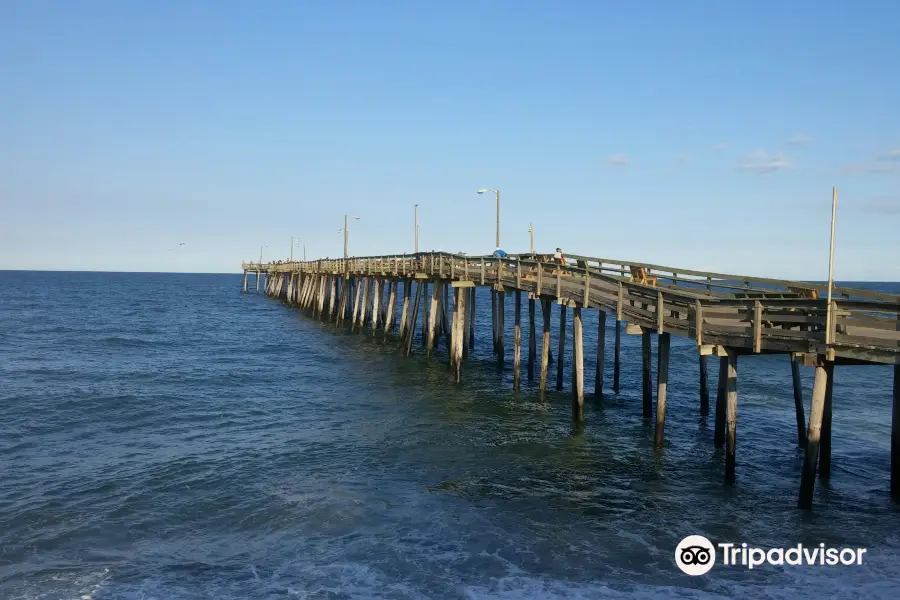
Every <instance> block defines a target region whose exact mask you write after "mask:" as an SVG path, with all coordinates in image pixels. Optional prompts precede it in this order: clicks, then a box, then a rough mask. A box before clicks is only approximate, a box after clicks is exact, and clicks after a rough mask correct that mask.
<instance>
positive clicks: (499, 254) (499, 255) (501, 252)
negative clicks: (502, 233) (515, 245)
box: [494, 248, 508, 258]
mask: <svg viewBox="0 0 900 600" xmlns="http://www.w3.org/2000/svg"><path fill="white" fill-rule="evenodd" d="M494 256H496V257H497V258H506V257H507V256H508V255H507V254H506V251H504V250H501V249H500V248H497V249H496V250H494Z"/></svg>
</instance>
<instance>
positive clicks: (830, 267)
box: [825, 187, 838, 344]
mask: <svg viewBox="0 0 900 600" xmlns="http://www.w3.org/2000/svg"><path fill="white" fill-rule="evenodd" d="M837 197H838V192H837V188H836V187H835V188H831V242H830V243H829V250H828V309H827V312H826V313H825V315H826V321H827V325H826V328H825V343H826V344H831V343H834V340H833V339H831V338H832V335H831V327H832V321H833V320H834V315H833V314H832V310H831V288H832V287H833V286H834V222H835V219H836V217H837Z"/></svg>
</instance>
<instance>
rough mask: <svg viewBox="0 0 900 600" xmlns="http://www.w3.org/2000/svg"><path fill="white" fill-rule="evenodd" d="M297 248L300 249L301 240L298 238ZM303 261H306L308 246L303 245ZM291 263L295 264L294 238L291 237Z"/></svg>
mask: <svg viewBox="0 0 900 600" xmlns="http://www.w3.org/2000/svg"><path fill="white" fill-rule="evenodd" d="M297 247H298V248H299V247H300V238H297ZM303 260H304V261H305V260H306V244H303ZM291 262H294V238H293V236H291Z"/></svg>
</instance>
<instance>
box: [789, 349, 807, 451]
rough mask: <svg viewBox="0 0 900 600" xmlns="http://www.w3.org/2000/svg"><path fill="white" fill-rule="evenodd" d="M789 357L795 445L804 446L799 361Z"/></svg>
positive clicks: (803, 419) (804, 426)
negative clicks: (795, 436) (795, 434)
mask: <svg viewBox="0 0 900 600" xmlns="http://www.w3.org/2000/svg"><path fill="white" fill-rule="evenodd" d="M788 356H790V358H791V379H793V381H794V414H795V416H796V418H797V445H798V446H800V447H801V448H803V447H805V446H806V416H805V415H804V414H803V413H804V411H803V386H802V385H801V382H800V363H799V362H797V360H796V359H795V358H794V357H793V355H788Z"/></svg>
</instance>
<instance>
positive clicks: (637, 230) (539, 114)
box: [0, 0, 900, 281]
mask: <svg viewBox="0 0 900 600" xmlns="http://www.w3.org/2000/svg"><path fill="white" fill-rule="evenodd" d="M898 23H900V3H897V2H888V1H885V2H875V1H869V2H865V1H861V2H857V3H850V2H846V1H842V2H838V1H832V0H825V1H819V2H788V1H782V2H775V1H758V2H743V3H737V2H712V1H704V2H700V1H682V2H670V1H667V2H650V1H645V2H601V1H600V0H596V1H569V2H564V1H560V2H530V1H521V0H520V1H517V2H511V1H510V2H505V1H504V2H501V1H482V2H470V1H457V2H442V3H433V2H424V1H422V2H390V1H385V2H363V1H339V0H335V1H332V2H311V1H310V2H300V1H296V2H286V1H285V2H276V1H265V2H233V1H221V0H220V1H215V2H214V1H198V0H193V1H191V0H182V1H177V2H175V1H160V2H137V1H135V2H115V1H113V0H108V1H105V2H98V1H91V0H81V1H79V2H61V1H59V2H51V1H48V0H40V1H39V0H27V1H26V0H8V1H6V2H3V3H2V5H0V73H2V77H0V109H2V110H0V140H2V142H3V143H2V144H0V209H2V212H0V214H2V218H0V269H3V268H29V269H87V270H138V271H142V270H151V271H214V272H234V271H237V270H239V268H240V262H241V260H242V259H252V258H258V256H259V249H260V245H261V244H267V245H268V248H266V249H265V253H264V258H272V257H279V258H280V257H285V256H287V254H288V253H289V251H290V237H291V236H292V235H293V236H297V237H300V238H301V239H302V240H303V243H305V244H306V250H307V255H308V256H309V257H311V258H312V257H323V256H332V257H334V256H339V255H340V254H341V252H342V236H341V234H339V233H338V229H339V228H340V227H341V226H342V224H343V215H344V214H345V213H350V214H355V215H359V216H360V217H361V219H360V220H359V221H354V222H353V223H352V225H351V229H350V251H351V254H357V255H364V254H386V253H394V252H403V251H411V250H412V245H413V225H412V224H413V204H415V203H419V210H420V221H421V226H420V249H423V250H428V249H441V250H447V251H465V252H467V253H469V254H477V253H489V252H491V251H493V249H494V204H493V198H491V197H487V196H479V195H477V194H476V193H475V190H476V189H477V188H480V187H498V188H500V189H501V190H502V207H501V209H502V213H501V227H502V232H501V236H502V237H501V241H502V243H501V245H502V246H503V247H504V249H506V250H507V251H509V252H517V251H527V249H528V224H529V222H533V223H534V227H535V241H536V246H537V248H538V250H539V251H541V250H552V249H553V248H554V247H556V246H562V247H563V248H564V250H566V251H568V252H570V253H577V254H587V255H591V256H602V257H610V258H616V259H625V260H636V261H645V262H656V263H662V264H667V265H673V266H680V267H683V268H696V269H715V270H719V271H725V272H732V273H746V274H753V275H768V276H777V277H790V278H804V279H824V278H825V277H826V276H827V264H828V235H829V219H830V204H831V188H832V186H837V187H838V189H839V193H840V197H839V206H838V225H837V235H836V239H837V251H836V259H835V276H836V278H837V279H839V280H840V279H843V280H895V281H896V280H900V264H898V263H900V261H898V260H897V259H898V256H900V236H898V234H897V232H898V226H900V110H898V107H900V75H898V68H897V57H898V56H900V25H898ZM180 242H185V245H184V246H179V245H178V244H179V243H180Z"/></svg>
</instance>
